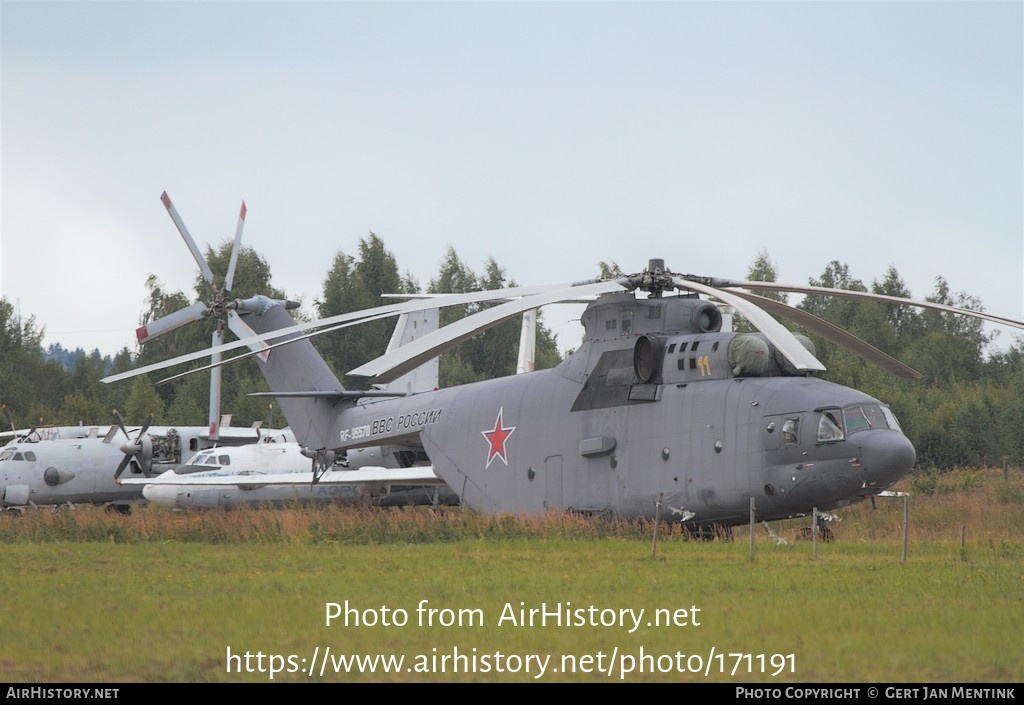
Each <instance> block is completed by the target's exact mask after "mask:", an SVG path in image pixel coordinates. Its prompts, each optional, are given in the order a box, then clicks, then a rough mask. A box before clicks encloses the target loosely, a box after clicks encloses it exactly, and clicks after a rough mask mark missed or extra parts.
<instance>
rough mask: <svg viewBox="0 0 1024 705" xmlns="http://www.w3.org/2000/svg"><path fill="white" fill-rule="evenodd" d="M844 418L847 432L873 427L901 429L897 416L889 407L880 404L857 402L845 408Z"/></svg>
mask: <svg viewBox="0 0 1024 705" xmlns="http://www.w3.org/2000/svg"><path fill="white" fill-rule="evenodd" d="M843 420H844V421H845V423H846V433H847V434H850V433H857V432H858V431H867V430H868V429H872V428H891V429H894V430H896V431H899V430H900V425H899V423H897V421H896V417H895V416H894V415H893V413H892V411H890V410H889V409H888V408H886V407H883V406H881V405H880V404H855V405H853V406H848V407H846V408H845V409H843Z"/></svg>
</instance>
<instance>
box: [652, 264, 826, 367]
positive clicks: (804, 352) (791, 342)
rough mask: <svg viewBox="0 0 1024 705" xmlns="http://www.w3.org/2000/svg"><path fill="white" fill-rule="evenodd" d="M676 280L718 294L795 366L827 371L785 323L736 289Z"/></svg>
mask: <svg viewBox="0 0 1024 705" xmlns="http://www.w3.org/2000/svg"><path fill="white" fill-rule="evenodd" d="M672 283H673V284H675V285H676V286H677V287H679V288H680V289H691V290H693V291H699V292H701V293H702V294H707V295H708V296H714V297H715V298H717V299H721V300H722V301H724V302H725V303H727V304H729V305H730V306H732V307H733V308H735V309H736V310H737V311H739V312H740V313H742V314H743V316H744V317H745V318H746V319H747V320H748V321H750V323H751V324H752V325H753V326H754V327H755V328H757V329H758V330H759V331H761V332H762V333H764V335H765V337H766V338H768V340H769V341H770V342H771V344H772V345H774V346H775V347H776V348H777V349H778V350H779V352H781V353H782V354H783V355H784V356H785V358H786V359H787V360H789V361H790V362H791V363H793V366H794V367H795V368H796V369H797V370H800V371H803V372H809V371H818V372H824V371H825V366H824V365H823V364H821V362H820V361H819V360H818V358H816V357H814V355H812V354H811V353H810V351H809V350H808V349H807V348H805V347H804V346H803V345H801V344H800V341H799V340H797V339H796V338H795V337H794V336H793V334H792V333H791V332H790V331H789V329H787V328H786V327H785V326H784V325H782V324H781V323H779V322H778V321H776V320H775V319H774V318H772V317H771V316H769V315H768V314H767V313H766V312H765V311H764V310H763V309H761V308H759V307H758V306H756V305H754V304H752V303H750V302H749V301H747V300H746V299H743V298H741V297H739V296H738V295H736V294H735V293H734V292H729V291H723V290H721V289H716V288H714V287H711V286H705V285H704V284H700V283H698V282H692V281H688V280H686V279H683V278H682V277H679V276H675V277H672Z"/></svg>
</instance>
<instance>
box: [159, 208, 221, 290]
mask: <svg viewBox="0 0 1024 705" xmlns="http://www.w3.org/2000/svg"><path fill="white" fill-rule="evenodd" d="M160 200H161V201H163V204H164V207H165V208H166V209H167V213H168V214H169V215H170V216H171V220H173V221H174V225H175V226H176V227H177V228H178V232H179V233H181V237H182V238H184V240H185V244H186V245H188V249H189V250H191V252H192V258H193V259H195V261H196V264H198V265H199V270H200V271H201V272H202V273H203V278H204V279H206V283H207V284H209V285H210V286H213V270H212V269H210V265H209V264H207V262H206V259H205V258H204V257H203V255H202V253H201V252H200V251H199V248H198V247H197V246H196V241H195V240H193V239H192V236H191V235H189V232H188V228H186V227H185V223H184V221H182V219H181V216H179V215H178V209H177V208H175V207H174V204H173V203H171V198H170V196H168V195H167V192H166V191H164V192H163V194H162V195H161V196H160Z"/></svg>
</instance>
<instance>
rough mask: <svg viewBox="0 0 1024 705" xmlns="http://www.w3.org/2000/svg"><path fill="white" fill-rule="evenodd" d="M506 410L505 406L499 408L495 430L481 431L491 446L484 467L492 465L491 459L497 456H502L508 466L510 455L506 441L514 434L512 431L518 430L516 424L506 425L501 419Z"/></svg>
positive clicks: (502, 460)
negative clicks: (506, 448)
mask: <svg viewBox="0 0 1024 705" xmlns="http://www.w3.org/2000/svg"><path fill="white" fill-rule="evenodd" d="M504 410H505V407H502V408H500V409H498V418H496V419H495V420H494V430H493V431H481V432H480V433H481V434H483V437H484V438H486V439H487V443H488V445H489V446H490V448H489V449H488V451H487V465H485V466H484V468H485V469H486V468H489V467H491V461H492V460H494V459H495V458H501V462H503V463H505V466H506V467H507V466H508V455H507V453H506V451H505V441H507V440H508V437H509V436H511V435H512V432H513V431H515V430H516V427H515V426H505V425H504V424H503V423H502V421H501V413H502V412H503V411H504Z"/></svg>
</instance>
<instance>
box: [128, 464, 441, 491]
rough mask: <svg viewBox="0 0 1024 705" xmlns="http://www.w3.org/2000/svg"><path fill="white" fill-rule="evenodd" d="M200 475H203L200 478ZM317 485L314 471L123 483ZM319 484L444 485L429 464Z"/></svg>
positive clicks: (340, 476)
mask: <svg viewBox="0 0 1024 705" xmlns="http://www.w3.org/2000/svg"><path fill="white" fill-rule="evenodd" d="M197 475H200V476H199V477H197ZM312 483H313V473H312V472H283V473H268V474H259V473H254V474H248V475H242V474H238V473H233V474H229V473H218V474H209V475H205V474H201V473H192V474H188V475H178V474H176V473H173V472H170V473H164V474H162V475H160V476H158V477H151V478H142V477H131V478H127V479H124V480H121V484H124V485H153V486H156V485H203V486H207V487H240V488H245V487H250V486H263V485H310V484H312ZM317 484H342V485H362V484H374V485H380V484H390V485H431V486H433V485H437V486H442V485H444V484H445V483H444V481H443V480H442V479H441V478H439V477H438V476H437V475H436V474H435V473H434V468H433V467H431V466H429V465H422V466H419V465H418V466H415V467H411V468H384V467H362V468H360V469H359V470H329V471H327V472H325V473H324V474H323V475H321V476H320V479H319V480H317Z"/></svg>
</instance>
